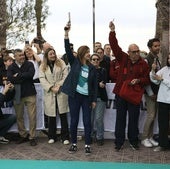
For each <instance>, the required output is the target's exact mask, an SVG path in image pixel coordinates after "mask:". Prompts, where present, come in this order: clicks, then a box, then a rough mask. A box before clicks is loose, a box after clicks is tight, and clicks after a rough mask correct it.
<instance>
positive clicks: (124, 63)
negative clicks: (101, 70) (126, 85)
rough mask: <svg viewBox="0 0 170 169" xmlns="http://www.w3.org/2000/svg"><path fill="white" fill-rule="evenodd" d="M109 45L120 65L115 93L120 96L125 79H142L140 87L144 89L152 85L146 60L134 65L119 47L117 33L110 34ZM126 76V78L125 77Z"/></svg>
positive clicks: (140, 60) (140, 59)
mask: <svg viewBox="0 0 170 169" xmlns="http://www.w3.org/2000/svg"><path fill="white" fill-rule="evenodd" d="M109 43H110V46H111V49H112V51H113V53H114V55H115V57H116V59H117V61H118V62H119V65H120V67H119V72H118V75H117V81H116V85H115V87H114V89H113V92H114V93H115V94H117V95H119V92H120V89H121V86H122V84H123V81H124V80H125V79H124V77H126V80H132V79H140V85H141V86H142V87H144V86H145V85H148V84H149V83H150V80H149V66H148V64H147V63H146V62H145V61H144V59H143V58H141V57H140V58H139V60H138V61H137V62H135V63H134V64H133V63H132V62H131V60H130V59H129V55H128V54H127V53H125V52H123V51H122V49H121V48H120V47H119V45H118V41H117V39H116V33H115V32H110V34H109ZM125 74H126V76H124V75H125Z"/></svg>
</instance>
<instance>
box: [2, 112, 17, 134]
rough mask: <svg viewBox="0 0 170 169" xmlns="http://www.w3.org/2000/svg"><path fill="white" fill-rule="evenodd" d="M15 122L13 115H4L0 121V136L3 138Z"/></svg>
mask: <svg viewBox="0 0 170 169" xmlns="http://www.w3.org/2000/svg"><path fill="white" fill-rule="evenodd" d="M15 122H16V115H15V114H4V115H3V117H2V118H1V119H0V136H1V137H2V136H4V135H5V134H6V133H7V132H8V130H9V129H10V128H11V127H12V125H13V124H14V123H15Z"/></svg>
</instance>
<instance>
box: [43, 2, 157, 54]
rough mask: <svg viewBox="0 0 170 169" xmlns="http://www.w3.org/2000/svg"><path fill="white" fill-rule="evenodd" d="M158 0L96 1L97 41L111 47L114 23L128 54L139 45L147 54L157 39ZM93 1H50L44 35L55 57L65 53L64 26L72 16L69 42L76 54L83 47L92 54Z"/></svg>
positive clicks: (120, 41)
mask: <svg viewBox="0 0 170 169" xmlns="http://www.w3.org/2000/svg"><path fill="white" fill-rule="evenodd" d="M155 3H156V0H95V41H99V42H101V43H102V45H103V46H104V44H106V43H108V35H109V31H110V29H109V22H110V21H111V20H113V19H114V23H115V27H116V36H117V39H118V42H119V45H120V46H121V48H122V49H123V50H124V51H125V52H126V51H127V49H128V46H129V44H132V43H136V44H137V45H138V46H139V47H140V49H141V50H145V51H147V52H148V48H147V45H146V44H147V42H148V40H149V39H151V38H153V37H154V35H155V28H156V7H155ZM92 4H93V0H60V1H59V0H56V1H54V0H48V5H49V12H50V15H49V16H48V18H47V20H46V24H47V25H46V29H45V30H44V31H43V32H42V34H43V37H44V38H45V40H46V41H48V42H49V43H50V44H52V45H53V46H54V48H55V50H56V53H57V54H59V55H62V54H64V53H65V51H64V26H65V25H66V23H67V22H68V12H70V14H71V31H70V34H69V35H70V36H69V38H70V42H72V43H73V44H74V48H75V50H77V49H78V47H80V46H81V45H87V46H89V47H90V51H91V53H93V8H92Z"/></svg>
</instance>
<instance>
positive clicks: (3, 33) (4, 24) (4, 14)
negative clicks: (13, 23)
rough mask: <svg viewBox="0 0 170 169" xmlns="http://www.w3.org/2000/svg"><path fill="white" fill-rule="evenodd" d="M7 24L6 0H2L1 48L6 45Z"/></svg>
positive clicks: (0, 5) (0, 8) (0, 16)
mask: <svg viewBox="0 0 170 169" xmlns="http://www.w3.org/2000/svg"><path fill="white" fill-rule="evenodd" d="M7 24H8V23H7V6H6V0H0V48H4V47H6V30H7Z"/></svg>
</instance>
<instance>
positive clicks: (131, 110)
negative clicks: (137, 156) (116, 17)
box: [109, 22, 150, 151]
mask: <svg viewBox="0 0 170 169" xmlns="http://www.w3.org/2000/svg"><path fill="white" fill-rule="evenodd" d="M109 27H110V30H111V31H110V34H109V43H110V46H111V49H112V51H113V53H114V54H115V57H116V59H117V61H118V63H119V73H118V75H117V81H116V85H115V87H114V90H113V92H114V93H115V94H116V106H117V115H116V125H115V150H116V151H119V150H121V149H122V147H123V144H124V141H125V128H126V116H127V111H128V133H127V137H128V140H129V143H130V147H131V148H132V149H133V150H137V149H138V148H139V146H138V142H139V141H138V134H139V130H138V119H139V114H140V103H139V104H134V103H132V102H131V101H130V100H127V99H124V98H122V97H121V96H120V90H121V87H122V85H123V82H124V81H125V80H129V81H130V85H133V86H135V85H140V86H141V87H142V88H144V86H145V85H147V84H149V83H150V81H149V67H148V64H147V63H146V62H145V61H144V60H143V59H142V58H141V57H140V50H139V47H138V46H137V45H136V44H131V45H129V48H128V54H127V53H125V52H123V51H122V49H121V48H120V47H119V45H118V41H117V39H116V33H115V25H114V23H113V22H110V24H109ZM132 97H134V96H132Z"/></svg>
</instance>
